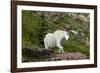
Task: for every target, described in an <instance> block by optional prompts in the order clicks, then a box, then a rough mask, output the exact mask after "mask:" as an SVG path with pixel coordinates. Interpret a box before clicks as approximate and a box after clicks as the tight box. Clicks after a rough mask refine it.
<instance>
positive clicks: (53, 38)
mask: <svg viewBox="0 0 100 73" xmlns="http://www.w3.org/2000/svg"><path fill="white" fill-rule="evenodd" d="M71 32H72V33H74V34H77V32H76V31H74V30H71ZM63 39H65V40H68V39H69V32H68V31H63V30H57V31H55V32H54V33H48V34H46V36H45V38H44V45H45V49H49V48H52V47H58V48H59V53H60V52H64V49H63V46H62V45H61V42H62V40H63Z"/></svg>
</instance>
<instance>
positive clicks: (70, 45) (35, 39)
mask: <svg viewBox="0 0 100 73" xmlns="http://www.w3.org/2000/svg"><path fill="white" fill-rule="evenodd" d="M43 13H44V14H45V13H47V12H40V14H41V15H39V14H38V13H37V12H34V11H26V10H23V11H22V47H31V48H35V47H44V45H43V38H44V36H45V35H46V33H50V32H54V31H55V30H58V29H60V28H63V26H66V25H70V26H72V27H73V29H75V30H78V31H80V33H84V34H85V36H84V37H81V38H85V37H87V36H89V32H88V30H89V28H87V27H88V23H86V24H83V23H82V22H81V21H80V20H75V19H73V18H72V17H70V16H68V15H65V16H64V17H62V16H60V14H59V16H58V19H57V20H56V21H53V19H54V18H55V16H53V18H52V17H51V16H52V15H51V16H50V15H48V17H49V18H48V17H46V16H44V15H43ZM50 14H52V13H50ZM46 20H48V21H46ZM63 23H64V24H63ZM79 39H80V38H78V37H76V35H73V34H71V35H70V40H68V41H65V43H64V50H65V52H81V53H83V54H85V55H87V56H88V57H89V54H90V51H89V48H88V47H87V46H85V45H84V44H83V43H82V42H81V41H80V40H79ZM53 49H54V51H56V52H57V51H58V48H57V47H56V48H53ZM23 56H24V57H27V58H28V59H29V61H41V60H42V61H43V59H38V58H35V57H34V58H33V57H28V56H27V54H25V53H24V54H23Z"/></svg>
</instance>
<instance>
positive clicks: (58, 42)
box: [57, 41, 64, 53]
mask: <svg viewBox="0 0 100 73" xmlns="http://www.w3.org/2000/svg"><path fill="white" fill-rule="evenodd" d="M57 47H58V48H59V53H63V52H64V49H63V47H62V45H61V41H57Z"/></svg>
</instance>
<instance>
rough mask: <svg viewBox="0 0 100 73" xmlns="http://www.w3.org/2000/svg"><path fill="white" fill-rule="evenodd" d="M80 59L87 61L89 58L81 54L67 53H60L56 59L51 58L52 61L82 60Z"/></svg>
mask: <svg viewBox="0 0 100 73" xmlns="http://www.w3.org/2000/svg"><path fill="white" fill-rule="evenodd" d="M80 59H87V56H86V55H85V54H82V53H80V52H73V53H69V52H65V53H58V54H56V55H55V57H53V58H51V60H52V61H56V60H80Z"/></svg>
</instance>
